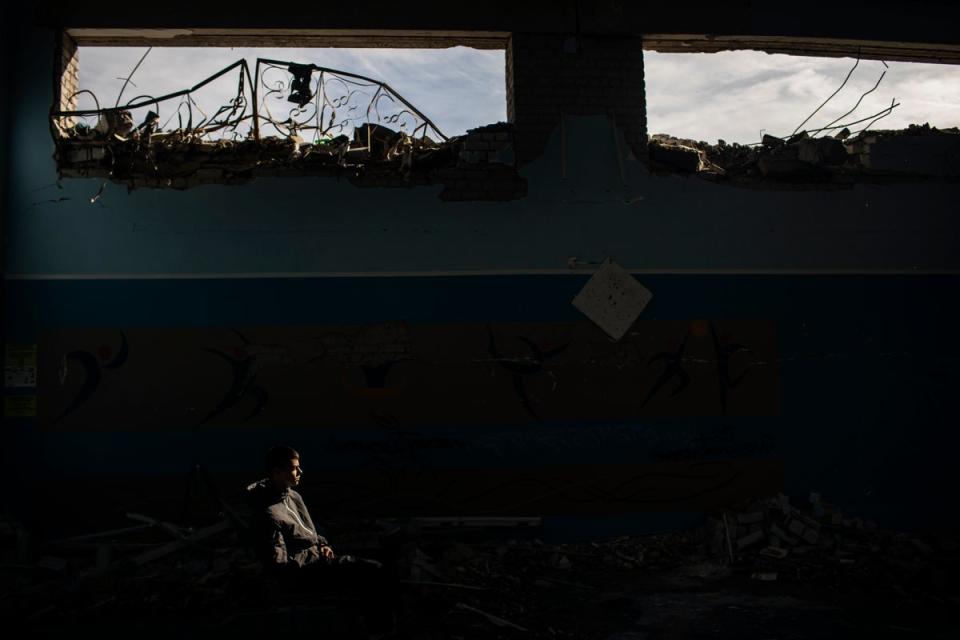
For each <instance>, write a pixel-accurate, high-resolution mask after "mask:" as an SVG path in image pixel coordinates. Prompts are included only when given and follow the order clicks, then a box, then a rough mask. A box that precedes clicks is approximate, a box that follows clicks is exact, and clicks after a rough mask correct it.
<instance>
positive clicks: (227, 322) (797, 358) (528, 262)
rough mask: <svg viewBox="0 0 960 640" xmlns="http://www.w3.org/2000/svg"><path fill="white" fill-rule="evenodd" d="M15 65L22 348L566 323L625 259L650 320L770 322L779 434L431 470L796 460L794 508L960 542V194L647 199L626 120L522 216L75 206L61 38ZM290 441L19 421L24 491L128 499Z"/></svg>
mask: <svg viewBox="0 0 960 640" xmlns="http://www.w3.org/2000/svg"><path fill="white" fill-rule="evenodd" d="M15 49H16V51H17V55H18V58H17V60H16V64H15V65H14V66H13V67H12V69H13V73H14V74H15V76H16V78H15V86H16V87H17V88H18V90H17V91H16V92H12V93H11V94H10V95H9V96H8V99H9V100H10V103H11V104H10V106H11V115H12V118H11V126H12V129H11V131H12V133H11V144H10V151H11V154H12V158H13V162H12V163H11V166H10V185H11V189H10V191H9V193H8V200H7V202H6V204H7V216H6V220H5V225H6V226H5V235H6V243H7V245H6V248H7V252H6V262H5V271H6V273H7V278H8V280H7V282H6V292H5V300H4V302H5V314H6V316H5V323H6V331H7V338H6V340H7V342H9V343H31V342H36V341H37V339H38V336H39V335H40V332H41V331H42V330H43V329H46V328H68V327H119V328H125V327H144V326H149V327H178V326H198V325H208V326H209V325H215V326H244V325H247V326H249V325H286V324H313V323H316V324H326V323H365V322H379V321H389V320H398V319H402V320H406V321H408V322H411V323H456V322H465V323H467V322H469V323H476V322H512V321H524V322H526V321H542V322H554V321H569V320H575V319H579V315H578V313H577V312H576V310H575V309H573V308H572V307H571V305H570V304H569V301H570V299H571V298H572V297H573V295H574V294H575V293H576V291H577V290H578V289H579V288H580V287H581V286H582V285H583V283H584V282H585V281H586V279H587V277H588V275H589V274H588V273H587V272H583V273H573V272H570V271H568V270H567V269H566V263H567V259H568V257H570V256H577V257H578V258H579V259H580V260H582V261H600V260H602V259H603V258H604V257H612V258H614V259H616V260H617V261H618V262H619V263H620V264H621V265H623V266H625V267H627V268H629V269H631V270H632V271H634V272H635V273H636V274H637V277H638V278H639V279H640V280H641V281H642V282H643V283H644V285H645V286H647V287H648V288H649V289H651V291H653V292H654V296H655V297H654V301H653V302H652V303H651V306H650V307H649V308H648V310H647V312H646V313H645V315H644V317H645V318H647V319H695V318H708V319H722V318H749V319H767V320H773V321H775V322H776V323H777V333H778V340H779V347H780V354H781V358H782V362H781V385H782V388H781V415H780V416H778V417H776V418H763V419H758V418H752V419H744V418H739V419H736V418H710V419H707V418H701V419H682V420H681V419H656V420H644V421H642V422H640V423H632V424H618V425H603V426H598V425H576V424H573V425H530V428H528V429H524V430H523V431H522V433H519V432H517V430H510V429H507V428H503V427H498V428H491V429H489V430H477V429H471V430H469V432H467V431H456V430H453V431H451V430H446V431H444V430H443V429H439V428H438V429H436V431H437V432H442V433H444V435H446V436H449V437H453V438H458V439H460V440H461V441H462V442H464V443H465V447H464V448H462V449H460V450H459V451H458V452H457V453H455V454H451V453H450V452H441V453H435V454H433V455H435V456H436V460H433V461H431V464H434V463H435V464H440V465H453V466H456V465H459V464H463V465H471V466H475V465H477V464H480V465H484V464H485V465H524V464H530V460H532V459H536V460H537V462H538V463H539V464H547V463H566V462H582V463H591V464H592V463H603V462H623V461H624V460H629V461H641V462H642V461H652V460H657V459H661V458H662V457H664V456H667V455H671V454H675V453H676V452H678V451H679V452H684V455H689V456H700V457H704V458H707V457H734V458H751V457H756V458H764V459H769V458H776V459H782V460H783V461H784V463H785V468H786V474H787V475H786V482H787V489H788V490H789V491H791V492H795V493H804V492H806V491H809V490H817V491H820V492H822V493H823V494H824V495H825V496H826V497H827V499H832V500H834V501H836V502H837V503H839V504H841V505H844V506H845V507H847V508H848V510H850V511H852V512H856V513H858V514H860V515H863V516H865V517H868V518H874V519H878V520H880V521H881V522H882V523H886V524H891V525H897V526H923V525H927V524H931V525H932V524H956V523H957V518H958V516H957V515H956V514H955V513H952V512H942V511H939V510H936V509H934V508H933V507H931V505H934V504H936V503H937V501H941V503H945V501H946V500H949V499H950V497H951V494H950V492H949V491H950V487H951V486H952V485H955V484H957V481H958V480H960V478H958V475H960V473H958V471H957V465H955V464H954V463H953V460H954V457H955V450H956V446H957V444H958V441H960V438H958V436H957V434H956V430H955V426H954V423H955V422H956V418H955V413H956V412H955V411H954V410H953V404H954V394H953V393H951V392H952V390H953V389H954V388H955V387H956V385H957V382H958V378H960V375H958V372H957V367H956V364H957V361H958V360H957V359H958V356H960V348H958V338H957V335H958V334H957V329H956V327H957V326H958V320H960V318H958V315H960V314H958V312H960V303H958V302H957V297H956V291H957V284H958V280H960V278H958V276H957V275H954V274H957V273H958V269H957V267H958V263H960V251H958V249H960V234H958V223H957V221H956V202H957V199H958V198H957V196H958V195H960V185H958V184H956V183H929V184H921V183H915V184H899V185H858V186H856V187H853V188H849V189H812V190H775V189H770V190H747V189H737V188H732V187H729V186H724V185H718V184H711V183H707V182H704V181H698V180H696V179H687V178H681V177H657V176H650V175H648V174H647V173H646V172H645V170H644V169H643V167H642V166H641V165H640V164H639V163H638V162H636V161H635V160H634V159H632V158H630V157H620V158H619V160H618V157H617V154H618V153H620V151H618V150H623V149H625V148H626V146H625V145H624V144H622V140H621V143H620V144H615V142H614V138H613V134H614V132H613V131H612V130H611V128H610V124H609V122H608V121H607V120H606V119H604V118H572V117H569V118H567V121H566V136H567V139H566V145H565V148H566V150H567V151H566V154H565V156H566V157H564V155H563V154H561V145H560V140H559V133H556V134H555V136H554V138H553V140H552V141H551V143H550V145H549V147H548V149H547V151H546V153H545V154H544V155H543V157H541V158H540V159H538V160H537V161H535V162H534V163H532V164H531V165H529V166H528V167H526V168H525V169H524V170H523V173H524V175H525V176H526V177H527V179H528V181H529V196H528V197H527V198H525V199H523V200H519V201H515V202H508V203H456V204H449V203H442V202H441V201H440V200H439V199H438V198H437V193H438V192H439V187H437V188H431V187H421V188H411V189H392V190H387V189H383V190H378V189H357V188H354V187H352V186H351V185H349V184H347V183H346V182H337V181H336V180H334V179H319V178H318V179H309V178H301V179H262V180H257V181H256V182H255V183H253V184H250V185H245V186H240V187H226V186H207V187H199V188H195V189H191V190H188V191H182V192H181V191H164V190H138V191H133V192H131V193H127V191H126V189H125V188H124V187H122V186H118V185H113V184H108V185H107V186H106V188H105V190H104V192H103V194H102V196H101V197H100V198H99V200H98V202H97V203H95V204H91V203H90V199H91V197H92V196H93V195H94V194H95V193H97V191H98V189H99V188H100V182H99V181H95V180H79V179H76V180H65V181H63V182H62V183H61V184H60V185H59V186H58V185H57V179H56V172H55V167H54V163H53V160H52V157H51V156H52V152H53V144H52V141H51V139H50V134H49V129H48V125H47V119H46V116H47V113H48V111H49V106H50V103H51V101H52V96H51V82H50V78H51V74H52V54H53V35H52V34H51V33H49V32H46V31H33V32H31V31H29V30H26V31H24V32H22V33H21V34H20V40H19V42H17V43H16V47H15ZM82 61H83V56H82V52H81V64H82V63H83V62H82ZM422 106H423V108H424V109H426V110H427V112H428V113H429V105H422ZM478 124H483V123H478ZM621 166H622V168H623V169H622V171H623V174H622V175H623V177H622V178H621ZM563 175H566V176H567V177H566V178H563ZM265 274H270V275H271V276H272V277H263V276H264V275H265ZM342 276H346V277H342ZM361 276H363V277H361ZM284 435H285V434H284V433H277V432H272V433H270V434H263V433H258V432H252V431H249V430H241V429H237V430H234V431H231V432H230V433H229V441H230V442H231V447H230V449H229V450H224V449H223V448H222V443H223V442H224V438H225V434H224V433H223V432H222V431H220V432H216V433H214V432H202V431H198V432H189V433H188V432H177V433H170V434H149V435H148V434H141V435H136V434H129V433H124V434H104V433H99V434H92V433H69V434H66V433H64V434H52V433H42V432H38V431H37V430H36V429H35V428H34V426H33V425H32V423H31V421H29V420H14V421H10V422H9V423H8V425H7V437H8V440H7V442H8V444H9V445H10V446H9V447H6V451H7V452H8V455H9V457H8V459H7V462H8V463H11V462H13V461H15V465H14V466H15V468H17V469H18V470H19V471H18V476H19V477H18V479H17V482H26V479H28V478H30V477H31V474H32V473H34V472H35V469H36V468H37V465H42V467H43V468H44V469H46V470H47V471H48V472H49V473H50V474H52V475H51V477H55V478H57V479H58V481H63V480H64V479H69V478H70V477H72V476H79V475H83V474H85V473H94V472H97V473H102V472H103V467H102V465H101V464H100V461H102V460H116V462H115V463H113V462H112V463H111V467H110V468H111V469H112V471H113V472H114V473H116V474H118V475H131V476H132V475H137V474H159V473H174V472H176V471H177V470H178V469H185V468H187V467H188V466H189V464H190V462H191V461H192V460H196V459H203V460H205V461H206V462H207V463H208V464H209V465H210V466H211V467H212V468H213V469H214V470H216V471H223V472H236V471H240V470H242V469H241V467H242V466H245V465H246V461H247V460H249V459H250V456H255V455H258V454H259V451H260V450H261V448H262V445H263V443H264V442H267V441H276V440H278V439H283V437H284ZM291 435H294V434H291ZM295 435H296V438H297V439H298V442H301V443H303V444H301V446H302V447H303V448H310V447H314V448H316V450H317V452H318V454H319V455H327V454H323V453H322V451H323V450H324V447H329V445H330V443H331V442H335V441H336V440H337V439H338V438H339V439H343V438H351V437H359V438H376V437H379V436H377V434H373V433H368V434H362V433H350V434H344V433H330V432H327V431H324V432H323V433H322V434H321V433H317V434H309V435H304V434H303V433H302V432H298V433H297V434H295ZM28 447H30V449H28ZM27 450H30V451H36V452H37V453H36V456H37V457H33V456H30V457H28V458H26V459H25V458H24V457H23V456H22V455H20V453H19V452H23V451H27ZM115 454H121V455H120V456H119V457H118V458H114V455H115ZM124 459H126V462H125V461H124ZM344 460H347V461H349V458H343V457H342V456H340V455H338V454H336V453H330V454H329V455H327V459H325V460H324V461H323V464H337V463H338V461H339V463H340V464H348V462H344ZM241 461H243V462H241ZM8 468H10V466H8ZM15 493H17V492H15Z"/></svg>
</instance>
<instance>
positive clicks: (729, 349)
mask: <svg viewBox="0 0 960 640" xmlns="http://www.w3.org/2000/svg"><path fill="white" fill-rule="evenodd" d="M710 335H711V337H712V338H713V348H714V350H715V351H716V353H717V383H718V387H719V391H720V408H721V410H722V411H723V412H724V413H726V411H727V391H728V390H729V389H732V388H734V387H736V386H737V385H739V384H740V383H741V382H743V378H744V376H746V375H747V372H749V371H750V368H749V365H748V367H747V368H746V369H744V370H743V371H742V372H741V373H740V375H738V376H737V377H736V378H734V379H733V380H731V379H730V360H731V359H732V358H733V356H734V355H736V354H738V353H749V354H750V355H753V351H752V350H751V349H750V348H749V347H747V346H746V345H742V344H738V343H730V344H721V343H720V337H719V335H718V334H717V326H716V325H715V324H714V323H712V322H711V323H710Z"/></svg>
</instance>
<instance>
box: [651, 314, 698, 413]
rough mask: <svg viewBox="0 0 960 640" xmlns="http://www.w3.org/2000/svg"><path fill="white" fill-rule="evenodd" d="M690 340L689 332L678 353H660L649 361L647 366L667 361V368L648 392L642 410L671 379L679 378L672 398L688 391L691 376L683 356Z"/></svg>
mask: <svg viewBox="0 0 960 640" xmlns="http://www.w3.org/2000/svg"><path fill="white" fill-rule="evenodd" d="M689 339H690V333H689V332H687V335H685V336H684V337H683V342H681V343H680V346H679V347H677V350H676V351H674V352H672V353H671V352H669V351H665V352H663V353H658V354H656V355H655V356H653V357H651V358H650V359H649V360H647V366H650V365H651V364H653V363H654V362H657V361H659V360H664V361H666V363H667V366H666V367H665V368H664V369H663V372H661V373H660V377H659V378H657V381H656V382H655V383H654V385H653V386H652V387H650V391H648V392H647V397H646V398H644V399H643V403H642V404H641V405H640V408H641V409H642V408H643V407H645V406H647V403H648V402H650V401H651V400H652V399H653V397H654V396H655V395H657V392H659V391H660V389H661V388H662V387H663V386H664V385H665V384H667V382H669V381H670V379H671V378H674V377H675V378H677V385H676V386H675V387H674V388H673V391H671V392H670V397H671V398H672V397H673V396H675V395H677V394H678V393H680V392H681V391H683V390H684V389H686V388H687V385H689V384H690V374H689V373H687V372H686V370H685V369H684V368H683V354H684V352H685V351H686V350H687V340H689Z"/></svg>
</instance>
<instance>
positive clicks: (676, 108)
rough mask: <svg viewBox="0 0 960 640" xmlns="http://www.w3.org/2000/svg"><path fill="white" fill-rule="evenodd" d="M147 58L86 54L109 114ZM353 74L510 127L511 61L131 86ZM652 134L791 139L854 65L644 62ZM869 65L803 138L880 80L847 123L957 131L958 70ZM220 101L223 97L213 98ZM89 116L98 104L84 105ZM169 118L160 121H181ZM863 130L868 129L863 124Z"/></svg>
mask: <svg viewBox="0 0 960 640" xmlns="http://www.w3.org/2000/svg"><path fill="white" fill-rule="evenodd" d="M145 51H146V49H145V48H118V47H84V48H82V49H81V52H80V84H81V87H82V88H86V89H91V90H92V91H93V92H94V93H95V94H96V95H97V97H98V98H99V99H100V101H101V103H103V106H112V105H113V103H114V102H115V101H116V97H117V94H118V92H119V91H120V87H121V86H122V84H123V78H125V77H126V76H127V75H128V74H129V73H130V70H131V69H132V68H133V66H134V65H135V64H136V63H137V61H138V60H139V59H140V57H141V56H142V55H143V53H144V52H145ZM258 56H259V57H262V58H275V59H279V60H289V61H294V62H304V63H308V62H309V63H314V64H317V65H319V66H324V67H331V68H334V69H340V70H343V71H350V72H353V73H358V74H361V75H365V76H369V77H371V78H374V79H377V80H381V81H384V82H386V83H388V84H390V85H391V86H392V87H393V88H394V89H395V90H396V91H397V92H398V93H400V95H402V96H403V97H405V98H406V99H407V100H409V101H410V102H411V103H412V104H413V105H414V106H416V107H417V108H418V109H420V111H422V112H423V113H424V114H426V115H427V116H428V117H430V118H431V119H432V120H433V121H434V122H435V123H436V124H437V126H438V127H440V129H441V130H442V131H443V132H444V133H446V134H447V135H448V136H449V135H459V134H462V133H464V132H465V131H466V130H467V129H468V128H472V127H476V126H481V125H484V124H489V123H492V122H498V121H503V120H506V92H505V85H504V71H505V68H504V64H505V61H504V52H503V51H501V50H494V51H481V50H476V49H468V48H465V47H455V48H451V49H241V48H237V49H214V48H180V47H169V48H156V49H153V50H152V51H151V52H150V54H149V55H148V56H147V58H146V59H145V60H144V62H143V64H142V65H141V67H140V68H139V70H138V71H137V73H136V75H135V76H134V77H133V82H134V83H136V87H133V86H130V87H128V88H127V89H126V91H125V92H124V102H126V101H127V100H128V99H130V98H133V97H134V96H136V95H138V94H150V95H154V96H156V95H162V94H164V93H169V92H172V91H176V90H179V89H183V88H186V87H189V86H192V85H193V84H195V83H197V82H199V81H200V80H203V79H204V78H206V77H207V76H209V75H212V74H213V73H214V72H216V71H218V70H219V69H221V68H223V67H225V66H227V65H229V64H230V63H232V62H234V61H236V60H237V59H239V58H246V59H247V60H248V62H249V63H250V64H251V71H252V69H253V62H254V61H255V59H256V58H257V57H258ZM644 58H645V73H646V94H647V113H648V129H649V132H650V133H670V134H672V135H675V136H678V137H685V138H694V139H697V140H706V141H709V142H716V140H717V139H718V138H722V139H724V140H726V141H727V142H743V143H747V142H756V141H758V140H759V139H760V136H761V131H765V132H766V133H771V134H774V135H786V134H789V133H790V132H792V131H793V130H794V128H795V127H796V126H797V125H799V124H800V123H801V122H802V121H803V119H804V118H806V117H807V116H808V115H809V114H810V113H811V112H812V111H813V110H814V109H815V108H816V107H817V105H819V104H820V103H821V102H822V101H823V100H824V99H825V98H826V97H827V96H829V95H830V94H831V93H832V92H833V91H834V90H835V89H837V87H839V86H840V84H841V82H843V79H844V77H845V76H846V75H847V73H848V71H849V70H850V68H851V66H852V65H853V63H854V60H853V59H850V58H810V57H798V56H788V55H771V54H766V53H762V52H755V51H731V52H722V53H713V54H707V53H686V54H663V53H655V52H650V51H648V52H645V54H644ZM888 65H889V68H885V67H884V65H883V63H881V62H879V61H875V60H863V61H861V62H860V64H859V65H858V67H857V69H856V70H855V72H854V74H853V75H852V76H851V78H850V81H849V82H848V83H847V85H846V87H845V88H844V89H843V91H841V92H840V93H839V94H838V95H837V96H836V97H835V98H834V99H833V100H832V101H831V102H830V103H829V104H828V105H827V106H826V107H824V108H823V109H822V110H821V111H820V112H819V113H818V114H817V115H816V116H815V117H814V118H813V119H812V120H811V121H810V122H809V123H808V124H807V125H806V127H805V128H813V127H817V126H824V125H826V124H827V123H829V122H830V121H831V120H833V119H834V118H836V117H837V116H839V115H841V114H843V113H844V112H846V111H847V110H849V109H850V108H852V107H853V105H854V104H855V103H856V102H857V100H858V98H860V96H861V94H862V93H863V92H865V91H866V90H868V89H869V88H870V87H872V86H873V85H874V84H875V83H876V81H877V79H878V78H879V76H880V74H881V73H882V72H883V71H884V70H886V76H885V77H884V79H883V82H882V83H881V84H880V86H879V87H878V88H877V90H876V91H874V92H873V93H871V94H870V95H868V96H866V97H865V98H864V99H863V102H862V103H861V105H860V107H859V108H858V109H857V111H856V112H855V113H854V114H853V115H851V116H850V117H849V118H847V119H846V120H856V119H859V118H860V117H866V116H868V115H870V114H872V113H875V112H879V111H881V110H882V109H884V108H886V107H888V106H889V105H890V102H891V100H893V99H894V98H895V99H896V101H897V102H900V103H901V106H899V107H897V108H896V109H895V110H894V112H893V113H892V114H891V115H890V116H889V117H887V118H885V119H883V120H881V121H879V122H878V123H877V124H875V125H874V128H902V127H906V126H907V125H908V124H911V123H920V124H922V123H924V122H929V123H930V124H931V125H934V126H938V127H950V126H960V66H951V65H937V64H918V63H906V62H891V63H888ZM235 91H236V76H235V75H231V76H230V77H229V78H224V79H222V80H220V81H219V82H218V84H217V85H216V86H213V85H211V86H210V87H209V88H208V90H207V91H206V92H205V94H204V95H201V96H198V100H199V101H200V104H201V106H203V107H204V108H206V107H207V106H213V105H214V104H216V105H219V104H220V102H219V101H218V100H219V99H222V98H223V97H230V96H232V94H233V93H234V92H235ZM216 96H219V97H220V98H217V97H216ZM80 105H81V107H82V108H89V107H91V106H92V102H91V101H90V100H89V99H88V98H87V97H81V102H80ZM173 108H174V107H173V105H170V106H169V107H166V113H163V112H162V113H161V122H162V121H164V120H166V118H167V117H169V115H170V114H171V113H172V112H173ZM860 126H862V125H860Z"/></svg>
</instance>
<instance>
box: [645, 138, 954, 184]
mask: <svg viewBox="0 0 960 640" xmlns="http://www.w3.org/2000/svg"><path fill="white" fill-rule="evenodd" d="M649 157H650V163H651V168H652V170H653V171H654V172H679V173H689V174H696V175H697V176H698V177H702V178H706V179H709V180H728V181H732V182H741V183H749V182H752V181H757V180H762V179H765V178H769V179H775V180H779V181H788V182H789V181H795V182H819V183H823V182H826V183H829V182H837V183H849V182H853V181H855V180H869V179H895V178H904V179H906V178H913V179H915V178H918V177H927V178H956V177H960V130H958V129H957V128H950V129H937V128H935V127H931V126H930V125H929V124H924V125H911V126H910V127H908V128H907V129H902V130H891V131H880V130H878V131H862V132H860V133H857V134H854V135H851V133H850V131H849V130H848V129H842V130H840V131H838V132H836V133H834V134H832V135H819V132H816V131H814V132H809V133H808V132H807V131H801V132H799V133H797V134H795V135H792V136H789V137H786V138H778V137H776V136H772V135H764V136H763V140H762V141H761V142H760V143H758V144H750V145H743V144H737V143H727V142H725V141H724V140H719V141H718V142H717V144H715V145H711V144H709V143H707V142H703V141H696V140H689V139H684V138H675V137H673V136H669V135H665V134H656V135H653V136H650V141H649Z"/></svg>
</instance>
